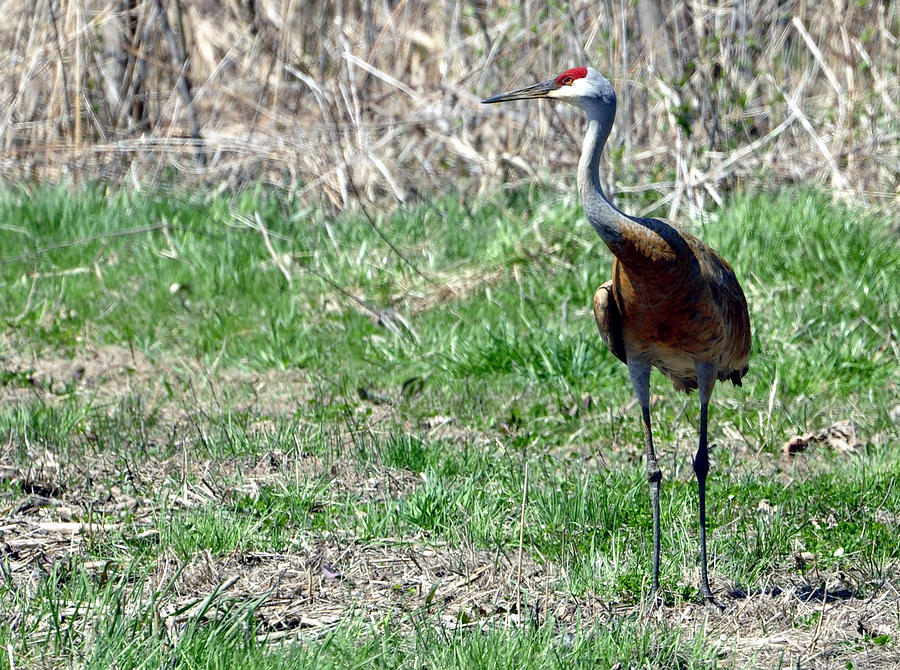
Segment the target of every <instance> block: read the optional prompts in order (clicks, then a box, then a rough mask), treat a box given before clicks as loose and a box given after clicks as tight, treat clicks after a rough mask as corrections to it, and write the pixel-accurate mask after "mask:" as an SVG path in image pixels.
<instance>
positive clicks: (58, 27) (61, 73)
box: [0, 0, 900, 215]
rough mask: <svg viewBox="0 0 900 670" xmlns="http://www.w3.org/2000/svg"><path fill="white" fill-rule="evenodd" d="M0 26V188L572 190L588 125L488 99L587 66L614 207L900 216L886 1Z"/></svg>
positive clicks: (36, 18)
mask: <svg viewBox="0 0 900 670" xmlns="http://www.w3.org/2000/svg"><path fill="white" fill-rule="evenodd" d="M0 8H2V15H3V16H4V17H5V20H4V22H3V25H2V26H0V43H2V44H3V54H4V55H3V56H2V57H0V64H2V67H0V73H2V74H0V110H2V112H0V175H2V176H3V178H4V179H7V180H19V181H21V180H44V179H51V180H57V179H75V180H87V179H100V180H105V181H110V182H113V183H140V184H144V185H146V184H150V185H152V184H155V183H158V182H159V180H160V179H161V178H172V176H173V174H175V175H177V176H178V180H179V182H180V183H185V182H186V183H196V182H204V183H209V184H216V185H224V186H223V187H227V188H233V187H236V186H240V185H241V184H245V183H248V182H255V181H258V180H263V181H265V182H268V183H272V184H277V185H279V186H286V187H287V188H288V190H289V191H290V192H291V193H292V194H293V195H299V196H300V197H301V199H305V200H310V201H315V202H317V203H319V202H321V201H323V200H324V201H326V202H328V203H330V205H331V206H333V207H334V208H336V209H343V208H345V207H347V206H348V205H351V204H353V203H355V202H357V200H359V199H364V200H375V201H378V202H379V204H382V205H384V206H390V205H391V204H393V203H397V202H408V201H410V200H415V199H418V198H423V197H424V198H427V197H431V196H433V195H434V194H437V193H444V192H447V191H448V190H453V191H457V192H461V193H464V194H467V195H471V194H472V193H475V192H480V191H483V190H485V189H492V188H497V187H498V186H499V185H501V184H503V183H508V182H510V181H513V182H514V181H515V180H517V179H531V178H532V177H533V173H534V172H535V171H537V170H538V169H539V168H542V167H545V166H549V167H550V168H552V169H553V170H554V171H555V170H556V169H561V170H562V173H563V174H568V172H569V171H570V169H571V168H572V166H573V165H574V163H575V161H576V156H577V152H578V150H579V147H578V141H577V140H578V137H579V136H580V128H579V120H578V117H577V113H576V112H574V111H573V110H569V109H556V108H552V109H551V108H550V107H549V106H546V107H545V106H539V105H532V106H528V107H526V106H510V107H507V108H504V109H500V110H498V109H495V108H492V109H490V110H487V109H483V108H482V107H481V106H480V104H479V100H480V98H481V97H483V96H484V95H486V94H488V93H492V92H497V91H498V90H505V89H508V88H510V87H513V86H519V85H525V84H527V83H531V82H532V81H535V80H538V79H543V78H546V77H549V76H551V75H553V74H555V73H556V72H558V71H559V70H560V69H562V68H564V67H567V66H570V65H573V64H579V63H585V62H586V63H591V64H593V65H595V66H597V67H598V68H599V69H601V70H603V71H604V72H605V73H606V74H607V75H609V76H610V78H611V80H612V81H613V83H614V85H615V86H616V87H617V89H618V91H619V93H620V96H619V99H620V105H619V116H618V124H617V127H616V129H615V130H614V136H613V143H612V146H613V147H614V149H613V151H612V156H611V159H610V160H611V161H612V163H613V165H614V167H615V168H616V169H617V172H616V174H617V176H618V177H619V178H620V179H621V181H622V183H623V184H635V183H638V184H640V185H638V186H634V185H632V186H627V187H626V186H619V187H618V188H617V189H616V190H618V191H619V192H622V191H626V190H632V191H639V192H644V191H646V192H650V194H652V195H653V198H647V199H646V200H645V201H644V202H647V201H649V200H651V199H652V200H656V201H657V202H656V205H655V207H660V206H661V207H662V208H663V210H662V211H661V213H662V214H668V215H673V214H674V213H676V212H677V211H678V210H679V209H680V208H682V207H684V206H687V207H688V208H689V209H693V208H701V209H702V208H703V207H704V206H705V205H708V204H709V203H710V202H712V201H715V202H718V201H720V200H721V199H722V198H723V197H724V195H725V194H726V193H727V192H729V191H730V190H732V189H734V188H735V187H740V186H743V185H748V184H749V185H756V184H762V185H767V184H768V185H771V184H773V183H785V182H797V183H805V184H817V185H828V186H830V187H832V188H833V189H835V190H836V191H837V192H839V193H842V194H847V195H849V196H851V197H855V198H859V199H863V200H867V201H868V202H870V203H873V204H882V205H889V204H890V203H891V202H896V201H897V199H898V196H900V191H898V174H900V149H898V147H900V142H898V139H900V133H898V130H900V127H898V122H897V116H898V102H897V101H898V100H900V77H898V71H900V48H898V34H900V12H898V7H897V3H895V2H876V1H874V0H868V1H865V0H864V1H862V2H858V1H855V0H830V1H829V2H825V3H807V2H806V1H805V0H788V1H776V0H763V1H761V2H756V3H746V2H738V1H735V0H720V1H719V2H716V3H704V2H699V1H697V0H690V1H688V2H684V3H675V4H672V3H663V2H659V1H658V0H639V1H638V2H633V3H625V2H616V3H612V2H610V3H595V2H589V1H587V0H575V1H574V2H570V3H561V4H558V5H556V4H552V3H543V2H536V1H534V0H524V1H523V2H511V1H510V0H471V1H470V2H461V1H459V0H457V1H456V2H452V3H431V2H424V1H422V0H408V1H405V2H402V1H401V2H397V1H395V0H364V1H362V2H358V3H335V2H330V1H327V0H310V1H304V2H296V1H295V0H258V1H253V0H233V1H232V2H229V3H217V2H211V1H210V0H59V1H58V2H47V3H37V4H35V3H31V2H25V1H23V0H3V1H2V2H0ZM626 167H627V168H628V169H630V171H631V172H630V173H626V172H625V171H624V170H625V168H626ZM655 191H659V194H657V193H655ZM638 195H640V194H638ZM663 195H664V197H662V196H663ZM661 197H662V200H661V201H660V198H661ZM638 202H641V200H640V199H638Z"/></svg>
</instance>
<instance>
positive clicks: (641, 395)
mask: <svg viewBox="0 0 900 670" xmlns="http://www.w3.org/2000/svg"><path fill="white" fill-rule="evenodd" d="M628 374H629V375H630V376H631V383H632V385H633V386H634V392H635V394H636V395H637V399H638V403H640V405H641V421H642V423H643V426H644V445H645V447H646V450H647V481H649V482H650V505H651V506H652V510H653V588H652V589H651V591H650V596H651V598H652V597H655V596H656V593H657V591H659V483H660V481H661V480H662V471H661V470H660V469H659V463H657V462H656V451H654V449H653V434H652V432H651V430H650V366H649V365H648V364H647V363H644V362H642V361H638V360H636V359H635V358H634V357H631V358H629V359H628Z"/></svg>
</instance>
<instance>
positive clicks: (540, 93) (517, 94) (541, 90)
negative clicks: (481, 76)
mask: <svg viewBox="0 0 900 670" xmlns="http://www.w3.org/2000/svg"><path fill="white" fill-rule="evenodd" d="M557 88H559V85H558V84H557V83H556V80H555V79H551V80H550V81H542V82H541V83H540V84H534V85H532V86H526V87H525V88H520V89H518V90H516V91H510V92H509V93H500V94H498V95H492V96H491V97H490V98H486V99H485V100H482V101H481V102H482V104H486V103H491V102H508V101H510V100H531V99H532V98H546V97H547V94H548V93H550V91H555V90H556V89H557Z"/></svg>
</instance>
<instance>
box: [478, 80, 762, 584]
mask: <svg viewBox="0 0 900 670" xmlns="http://www.w3.org/2000/svg"><path fill="white" fill-rule="evenodd" d="M532 98H548V99H551V100H562V101H564V102H568V103H570V104H573V105H577V106H578V107H580V108H581V109H583V110H584V112H585V114H586V115H587V121H588V124H587V134H586V135H585V138H584V145H583V147H582V152H581V159H580V160H579V161H578V191H579V193H580V195H581V200H582V203H583V205H584V211H585V214H586V215H587V218H588V221H590V223H591V225H592V226H593V227H594V230H596V231H597V233H598V234H599V235H600V237H601V239H602V240H603V242H604V243H605V244H606V246H607V247H609V250H610V251H611V252H612V254H613V256H615V261H614V263H613V270H612V279H611V280H610V281H608V282H607V283H605V284H603V286H601V287H600V288H599V289H598V290H597V292H596V294H595V295H594V316H595V318H596V320H597V327H598V328H599V329H600V336H601V337H602V338H603V341H604V342H605V343H606V346H607V347H609V349H610V350H611V351H612V353H613V354H614V355H615V356H616V358H618V359H619V360H621V361H622V362H623V363H625V364H626V365H627V366H628V373H629V376H630V377H631V383H632V385H633V386H634V391H635V394H636V395H637V399H638V402H639V403H640V405H641V418H642V422H643V429H644V442H645V447H646V465H647V479H648V481H649V482H650V501H651V506H652V511H653V587H652V590H651V592H650V594H651V597H655V596H656V594H657V593H658V590H659V486H660V481H661V479H662V473H661V471H660V469H659V464H658V463H657V460H656V452H655V450H654V448H653V435H652V432H651V430H650V369H651V367H656V368H657V369H658V370H659V371H660V372H662V373H663V375H665V376H666V377H668V378H669V379H670V380H671V382H672V385H673V386H674V387H675V390H677V391H685V392H688V391H691V390H692V389H699V392H700V444H699V447H698V449H697V454H696V456H695V457H694V462H693V466H694V473H695V474H696V476H697V487H698V490H699V491H698V494H699V507H700V579H701V585H700V592H701V594H702V595H703V597H704V598H705V599H707V600H708V601H711V602H715V601H714V599H713V595H712V591H711V590H710V588H709V577H708V575H707V561H706V475H707V472H708V471H709V454H708V448H707V439H706V426H707V416H708V410H709V399H710V396H711V395H712V391H713V386H715V383H716V380H717V379H718V380H720V381H725V380H728V381H731V382H732V383H734V384H735V385H737V386H740V385H741V378H742V377H743V376H744V375H745V374H746V372H747V362H748V360H749V357H750V315H749V313H748V311H747V301H746V299H745V298H744V293H743V291H742V290H741V287H740V285H739V284H738V281H737V278H736V277H735V275H734V271H733V270H732V269H731V266H729V265H728V263H727V262H725V260H724V259H723V258H722V257H721V256H719V254H717V253H716V252H715V251H713V250H712V249H710V248H709V247H708V246H706V245H705V244H704V243H703V242H701V241H700V240H698V239H697V238H696V237H694V236H693V235H691V234H689V233H687V232H684V231H682V230H679V229H678V228H676V227H675V226H673V225H672V224H669V223H666V222H665V221H660V220H659V219H649V218H646V219H645V218H638V217H634V216H629V215H628V214H625V213H624V212H622V211H621V210H619V209H617V208H616V206H615V205H613V204H612V202H611V201H610V199H609V198H608V197H607V196H606V194H604V193H603V189H602V188H601V185H600V154H601V152H602V151H603V146H604V145H605V144H606V139H607V138H608V137H609V132H610V129H611V128H612V125H613V119H614V118H615V114H616V94H615V92H614V91H613V87H612V85H611V84H610V83H609V82H608V81H607V80H606V78H605V77H604V76H603V75H602V74H600V73H599V72H597V71H596V70H594V69H593V68H589V67H576V68H572V69H570V70H566V71H565V72H563V73H562V74H561V75H559V76H558V77H556V78H555V79H551V80H549V81H545V82H542V83H540V84H534V85H533V86H528V87H526V88H522V89H518V90H516V91H512V92H509V93H501V94H499V95H495V96H493V97H490V98H487V99H486V100H484V101H483V102H485V103H493V102H506V101H509V100H527V99H532Z"/></svg>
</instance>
